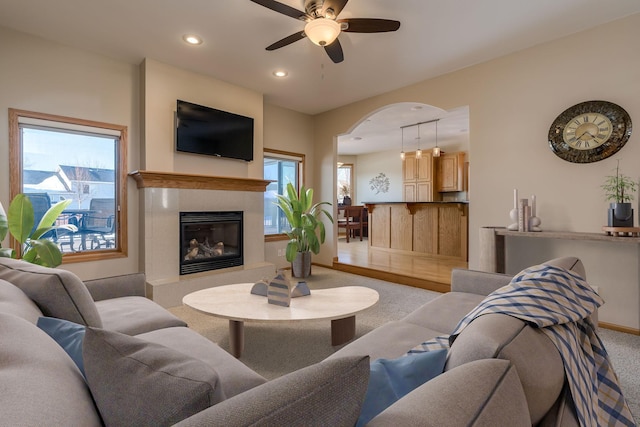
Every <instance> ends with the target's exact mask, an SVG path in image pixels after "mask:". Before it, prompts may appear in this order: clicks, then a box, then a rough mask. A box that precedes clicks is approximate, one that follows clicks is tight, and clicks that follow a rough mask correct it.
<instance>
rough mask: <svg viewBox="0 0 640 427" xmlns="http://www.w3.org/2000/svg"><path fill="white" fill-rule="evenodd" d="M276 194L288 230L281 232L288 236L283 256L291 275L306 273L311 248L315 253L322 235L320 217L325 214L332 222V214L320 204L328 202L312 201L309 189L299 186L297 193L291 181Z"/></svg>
mask: <svg viewBox="0 0 640 427" xmlns="http://www.w3.org/2000/svg"><path fill="white" fill-rule="evenodd" d="M277 198H278V200H277V201H276V205H277V206H278V207H279V208H280V210H282V212H283V213H284V215H285V217H286V218H287V221H289V225H290V226H291V230H290V231H287V232H285V234H286V235H287V236H288V237H289V239H290V240H289V243H287V251H286V258H287V261H289V262H290V263H291V271H292V275H293V277H307V276H309V275H310V274H311V252H313V253H314V254H318V253H319V252H320V245H321V244H322V243H324V239H325V227H324V223H323V222H322V221H321V219H320V217H321V216H322V215H325V216H326V217H327V218H328V219H329V221H331V223H332V224H333V217H332V216H331V214H330V213H329V212H328V211H326V210H325V209H323V207H322V206H323V205H328V206H331V203H329V202H319V203H316V204H313V189H311V188H309V189H306V188H305V187H304V186H302V188H300V192H299V193H298V192H297V191H296V189H295V187H294V186H293V184H291V183H289V184H287V194H286V195H285V196H283V195H277ZM318 231H319V232H320V234H319V235H318V234H317V233H318Z"/></svg>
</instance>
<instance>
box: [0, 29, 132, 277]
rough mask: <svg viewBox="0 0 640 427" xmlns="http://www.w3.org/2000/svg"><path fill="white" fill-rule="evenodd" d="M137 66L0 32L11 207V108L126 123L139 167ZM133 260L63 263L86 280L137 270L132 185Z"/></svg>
mask: <svg viewBox="0 0 640 427" xmlns="http://www.w3.org/2000/svg"><path fill="white" fill-rule="evenodd" d="M138 104H139V98H138V67H137V66H134V65H130V64H125V63H122V62H118V61H114V60H112V59H108V58H105V57H103V56H99V55H94V54H92V53H87V52H82V51H79V50H76V49H71V48H68V47H65V46H62V45H59V44H56V43H52V42H48V41H46V40H43V39H41V38H38V37H33V36H29V35H26V34H23V33H20V32H16V31H13V30H9V29H5V28H0V135H1V137H0V159H1V161H0V201H1V202H2V204H3V205H4V206H5V207H7V206H8V204H9V163H8V157H9V146H8V125H7V122H8V117H7V114H8V111H7V109H8V108H19V109H23V110H30V111H37V112H42V113H50V114H57V115H62V116H70V117H76V118H81V119H88V120H97V121H102V122H108V123H114V124H118V125H125V126H127V127H128V128H129V145H128V160H129V168H130V170H133V169H137V167H138V166H137V165H138V164H139V161H140V160H139V159H140V157H139V152H140V149H139V147H140V143H139V137H138V135H139V132H140V127H139V124H138V123H139V114H138V111H139V108H138ZM127 189H128V199H129V200H128V201H129V206H128V218H127V221H128V225H129V236H128V237H129V241H128V246H129V256H128V257H127V258H121V259H115V260H107V261H100V262H83V263H76V264H63V268H67V269H69V270H71V271H73V272H75V273H76V274H78V275H79V276H80V277H81V278H83V279H90V278H96V277H105V276H109V275H112V274H113V273H114V272H118V273H122V274H123V273H127V272H134V271H138V250H139V244H138V241H139V231H138V227H137V221H138V193H137V191H136V189H135V185H134V182H133V180H129V182H127Z"/></svg>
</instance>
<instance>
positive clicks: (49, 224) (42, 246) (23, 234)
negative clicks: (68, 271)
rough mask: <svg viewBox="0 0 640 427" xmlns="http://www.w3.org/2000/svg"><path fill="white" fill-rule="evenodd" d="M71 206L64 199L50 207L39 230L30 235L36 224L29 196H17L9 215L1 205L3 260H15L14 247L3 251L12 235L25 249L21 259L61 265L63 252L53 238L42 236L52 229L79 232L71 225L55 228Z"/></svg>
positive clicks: (0, 229)
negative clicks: (7, 238)
mask: <svg viewBox="0 0 640 427" xmlns="http://www.w3.org/2000/svg"><path fill="white" fill-rule="evenodd" d="M69 203H71V200H64V201H62V202H59V203H56V204H55V205H53V206H51V207H50V208H49V210H47V212H45V214H44V215H43V216H42V218H41V219H40V222H39V223H38V226H37V227H36V229H35V230H34V231H33V233H32V232H31V230H32V229H33V225H34V223H35V216H34V212H33V205H32V204H31V201H30V200H29V198H28V197H27V196H25V195H24V194H18V195H17V196H16V197H14V199H13V200H12V201H11V204H10V205H9V211H8V215H7V213H5V211H4V208H3V207H2V204H1V203H0V257H8V258H16V255H17V254H16V253H15V251H14V250H13V249H11V248H3V247H2V241H3V240H4V238H5V237H6V236H7V232H9V233H11V235H12V236H13V238H14V239H16V240H17V241H18V243H20V245H21V246H22V247H23V249H24V250H23V253H22V259H23V260H25V261H28V262H30V263H33V264H39V265H43V266H45V267H57V266H59V265H60V264H62V252H61V251H60V248H59V247H58V245H57V244H56V243H55V242H54V241H53V240H51V239H50V238H46V237H42V236H44V235H45V234H47V233H48V232H50V231H52V230H58V229H64V230H68V231H70V232H76V231H77V230H78V229H77V227H76V226H74V225H71V224H65V225H54V223H55V221H56V219H57V218H58V217H59V216H60V214H61V213H62V211H63V210H64V209H65V208H66V207H67V206H68V205H69Z"/></svg>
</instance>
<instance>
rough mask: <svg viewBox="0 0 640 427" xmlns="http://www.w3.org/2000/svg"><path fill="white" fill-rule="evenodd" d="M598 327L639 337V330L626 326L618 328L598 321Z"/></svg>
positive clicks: (612, 324) (618, 326)
mask: <svg viewBox="0 0 640 427" xmlns="http://www.w3.org/2000/svg"><path fill="white" fill-rule="evenodd" d="M598 327H599V328H603V329H610V330H612V331H616V332H624V333H625V334H631V335H640V329H635V328H629V327H628V326H620V325H616V324H614V323H607V322H600V321H598Z"/></svg>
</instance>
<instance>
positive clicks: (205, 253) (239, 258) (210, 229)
mask: <svg viewBox="0 0 640 427" xmlns="http://www.w3.org/2000/svg"><path fill="white" fill-rule="evenodd" d="M242 217H243V214H242V212H241V211H234V212H180V274H181V275H183V274H191V273H200V272H203V271H209V270H217V269H220V268H227V267H235V266H239V265H243V264H244V259H243V254H242Z"/></svg>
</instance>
